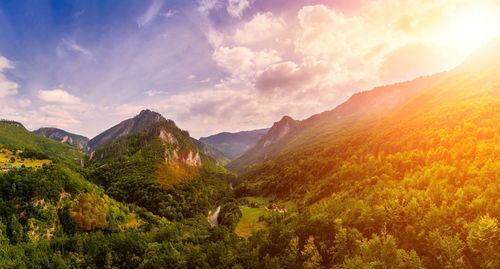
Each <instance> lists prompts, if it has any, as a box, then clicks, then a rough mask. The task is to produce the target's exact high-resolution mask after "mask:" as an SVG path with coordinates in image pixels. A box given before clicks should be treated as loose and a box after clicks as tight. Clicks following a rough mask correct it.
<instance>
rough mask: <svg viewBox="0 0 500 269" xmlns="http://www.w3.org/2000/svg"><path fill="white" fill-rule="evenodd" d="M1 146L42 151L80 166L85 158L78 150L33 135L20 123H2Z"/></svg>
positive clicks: (0, 132) (0, 130)
mask: <svg viewBox="0 0 500 269" xmlns="http://www.w3.org/2000/svg"><path fill="white" fill-rule="evenodd" d="M0 144H5V145H8V146H12V147H15V148H17V149H25V148H29V149H33V150H37V151H41V152H44V153H46V154H48V155H49V156H52V157H57V158H60V159H63V160H67V161H70V162H73V163H76V164H80V163H81V161H82V160H83V158H84V153H83V152H81V151H80V150H78V149H77V148H74V147H72V146H69V145H66V144H63V143H59V142H57V141H54V140H52V139H48V138H45V137H41V136H38V135H36V134H33V133H31V132H29V131H28V130H26V129H25V128H24V126H22V124H19V123H16V124H12V123H8V122H0Z"/></svg>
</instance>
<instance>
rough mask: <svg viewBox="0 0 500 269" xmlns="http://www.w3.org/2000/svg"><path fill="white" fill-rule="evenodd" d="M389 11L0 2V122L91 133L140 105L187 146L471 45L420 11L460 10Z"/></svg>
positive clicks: (309, 1)
mask: <svg viewBox="0 0 500 269" xmlns="http://www.w3.org/2000/svg"><path fill="white" fill-rule="evenodd" d="M397 2H398V1H362V0H359V1H347V0H345V1H333V0H332V1H320V0H317V1H314V0H304V1H288V0H274V1H271V0H191V1H189V0H184V1H168V0H140V1H139V0H136V1H126V0H120V1H118V0H116V1H102V0H95V1H92V0H85V1H83V0H82V1H6V0H3V1H0V36H1V38H0V118H8V119H14V120H19V121H21V122H23V123H24V124H25V125H26V126H27V127H28V128H29V129H36V128H39V127H42V126H54V127H59V128H63V129H65V130H68V131H71V132H75V133H78V134H83V135H86V136H89V137H93V136H95V135H97V134H98V133H100V132H102V131H103V130H105V129H107V128H109V127H111V126H112V125H114V124H116V123H118V122H120V121H121V120H123V119H125V118H128V117H131V116H134V115H136V114H138V113H139V111H140V110H141V109H144V108H150V109H153V110H156V111H158V112H160V113H162V114H163V115H164V116H165V117H167V118H171V119H173V120H175V121H176V122H177V124H178V125H179V126H180V127H181V128H183V129H187V130H189V131H190V133H191V134H192V135H193V136H195V137H199V136H203V135H209V134H213V133H217V132H221V131H238V130H248V129H254V128H262V127H268V126H270V125H271V124H272V123H273V122H274V121H277V120H279V119H280V118H281V117H282V116H283V115H285V114H286V115H290V116H292V117H294V118H299V119H301V118H305V117H307V116H309V115H311V114H313V113H318V112H321V111H324V110H327V109H332V108H333V107H334V106H335V105H337V104H338V103H339V102H342V101H344V100H346V98H348V97H349V96H350V95H351V94H352V93H355V92H358V91H360V90H365V89H369V88H371V87H373V86H376V85H379V84H384V83H389V82H393V81H400V80H405V79H409V78H413V77H415V76H418V75H423V74H429V73H433V72H437V71H442V70H446V69H449V68H451V67H453V66H455V65H456V64H458V63H459V62H460V61H461V60H462V59H463V57H465V56H466V55H467V54H468V53H469V52H470V51H471V50H472V49H473V48H476V47H477V46H478V45H479V44H476V43H474V44H470V46H468V47H458V46H454V45H453V42H452V41H450V40H446V39H442V38H441V37H440V36H442V35H440V34H439V29H441V31H443V30H442V29H446V27H448V26H447V25H449V24H450V23H451V24H453V18H450V20H451V22H450V21H443V22H438V23H436V24H437V26H433V27H431V28H429V29H427V28H425V25H426V24H425V23H426V21H425V20H426V19H427V20H429V21H431V20H433V19H435V18H433V17H432V16H436V15H435V14H434V15H433V14H432V13H430V12H429V10H431V9H432V8H435V9H438V8H442V7H446V8H445V9H444V11H442V12H448V11H449V13H450V14H452V13H453V14H457V13H456V12H461V10H471V8H470V6H467V5H466V4H465V3H466V1H464V3H458V4H456V3H457V1H455V2H454V1H451V2H449V1H436V3H432V4H429V5H430V6H425V5H419V4H418V1H414V2H413V3H412V1H409V2H408V3H407V4H405V5H401V4H398V3H397ZM480 2H481V1H480ZM451 3H455V4H451ZM440 5H441V6H440ZM492 5H493V6H492ZM417 6H418V8H417ZM480 7H481V8H484V9H487V10H489V12H492V13H491V14H492V17H495V15H498V14H497V13H495V12H497V5H496V4H494V2H491V3H490V1H485V2H484V3H483V4H482V5H481V6H474V7H473V8H474V9H475V8H480ZM391 9H392V10H391ZM394 10H396V11H397V12H394ZM439 10H441V9H439ZM391 11H392V12H393V14H395V16H394V17H393V18H390V19H389V18H387V16H386V14H387V12H391ZM464 12H465V11H464ZM467 12H469V11H467ZM384 14H385V15H384ZM429 14H430V15H429ZM446 14H448V13H446ZM446 14H444V13H443V14H439V16H444V17H446ZM467 14H468V13H466V14H465V15H464V16H466V17H467V16H468V15H467ZM409 15H411V16H409ZM408 18H410V19H411V20H410V21H409V22H408V21H407V20H409V19H408ZM467 18H468V17H467ZM388 20H390V21H388ZM403 22H404V23H403ZM405 23H406V24H405ZM439 23H441V24H442V25H441V24H439ZM388 25H389V26H390V27H388ZM413 25H417V26H418V25H421V26H419V27H416V28H415V27H414V28H411V27H410V26H413ZM497 25H498V24H497ZM403 26H404V27H403ZM436 29H438V30H436ZM496 33H497V29H492V30H491V31H490V32H488V33H487V34H485V36H484V37H481V38H482V39H485V40H486V39H487V38H490V37H491V36H493V35H494V34H496ZM453 38H455V39H456V38H457V37H454V36H452V37H451V39H453ZM450 44H451V45H450ZM415 55H416V56H415ZM401 58H404V59H407V61H406V62H405V64H404V67H403V64H402V63H401V60H400V59H401Z"/></svg>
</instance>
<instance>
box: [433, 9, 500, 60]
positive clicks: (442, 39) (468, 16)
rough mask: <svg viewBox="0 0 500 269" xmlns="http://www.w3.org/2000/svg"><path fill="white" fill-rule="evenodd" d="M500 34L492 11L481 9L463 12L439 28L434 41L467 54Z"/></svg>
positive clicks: (499, 26)
mask: <svg viewBox="0 0 500 269" xmlns="http://www.w3.org/2000/svg"><path fill="white" fill-rule="evenodd" d="M499 34H500V25H499V24H498V18H497V16H495V14H494V11H491V10H487V9H481V10H473V11H465V12H461V13H459V14H455V15H454V16H452V19H450V20H448V21H447V23H446V24H445V25H444V26H442V27H439V29H438V31H436V39H437V41H438V42H439V43H442V44H443V45H445V46H446V47H449V48H454V49H456V50H458V51H459V52H461V53H465V54H468V53H470V52H471V51H473V50H475V49H477V48H478V47H480V46H481V45H483V44H484V43H486V42H487V41H488V40H490V39H492V38H494V37H495V36H498V35H499Z"/></svg>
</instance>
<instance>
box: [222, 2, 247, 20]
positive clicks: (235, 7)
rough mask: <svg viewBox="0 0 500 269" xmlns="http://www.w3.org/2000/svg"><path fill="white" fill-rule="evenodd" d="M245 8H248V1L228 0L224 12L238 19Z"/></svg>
mask: <svg viewBox="0 0 500 269" xmlns="http://www.w3.org/2000/svg"><path fill="white" fill-rule="evenodd" d="M247 8H250V2H249V0H228V3H227V7H226V10H227V13H229V15H231V17H234V18H239V17H241V15H243V11H245V9H247Z"/></svg>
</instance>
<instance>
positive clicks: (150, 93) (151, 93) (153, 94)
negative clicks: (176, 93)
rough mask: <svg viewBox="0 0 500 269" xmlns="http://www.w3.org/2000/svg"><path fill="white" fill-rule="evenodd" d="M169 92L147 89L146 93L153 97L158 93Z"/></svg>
mask: <svg viewBox="0 0 500 269" xmlns="http://www.w3.org/2000/svg"><path fill="white" fill-rule="evenodd" d="M167 93H168V92H166V91H157V90H149V91H146V94H147V95H148V96H149V97H153V96H156V95H161V94H167Z"/></svg>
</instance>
